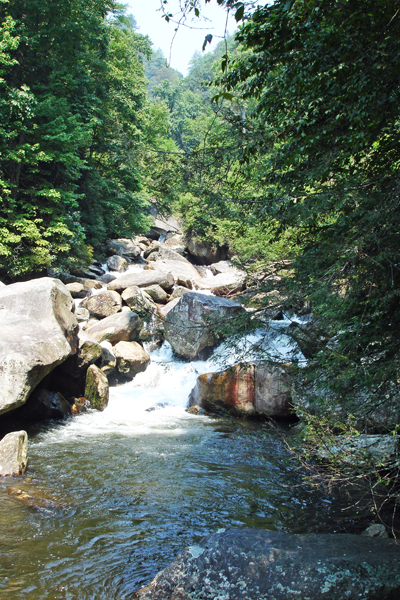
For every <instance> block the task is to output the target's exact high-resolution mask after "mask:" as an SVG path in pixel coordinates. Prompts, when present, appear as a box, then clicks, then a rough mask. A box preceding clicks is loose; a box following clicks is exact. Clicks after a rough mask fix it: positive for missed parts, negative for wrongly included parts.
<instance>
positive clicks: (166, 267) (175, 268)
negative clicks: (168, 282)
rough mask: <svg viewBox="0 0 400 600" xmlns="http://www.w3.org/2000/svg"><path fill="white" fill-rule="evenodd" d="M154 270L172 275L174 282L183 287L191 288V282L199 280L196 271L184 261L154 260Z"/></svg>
mask: <svg viewBox="0 0 400 600" xmlns="http://www.w3.org/2000/svg"><path fill="white" fill-rule="evenodd" d="M153 266H154V267H155V268H156V269H159V270H160V271H162V272H164V273H172V275H173V276H174V278H175V280H176V282H177V283H178V284H179V285H184V286H185V287H191V286H192V281H196V280H198V279H200V277H201V276H200V274H199V272H198V270H197V269H196V268H195V267H194V266H193V265H192V264H191V263H190V262H189V261H188V260H186V259H183V260H180V261H178V260H170V259H163V260H156V261H155V262H154V263H153Z"/></svg>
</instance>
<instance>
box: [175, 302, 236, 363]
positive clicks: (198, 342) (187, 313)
mask: <svg viewBox="0 0 400 600" xmlns="http://www.w3.org/2000/svg"><path fill="white" fill-rule="evenodd" d="M173 302H174V301H173ZM167 306H168V305H167ZM241 313H244V309H243V307H242V306H241V305H240V304H238V303H237V302H234V301H233V300H227V299H225V298H217V297H215V296H206V295H204V294H199V293H196V292H190V293H188V294H185V295H184V296H182V298H180V299H179V300H178V302H177V304H176V306H174V307H173V308H172V310H170V311H169V312H168V314H167V316H166V317H165V325H164V326H165V335H166V338H167V340H168V341H169V343H170V344H171V346H172V348H173V350H174V352H175V353H176V354H178V355H179V356H182V357H184V358H189V359H193V358H196V357H197V356H199V354H200V353H201V352H202V351H203V350H205V349H211V348H212V347H213V346H215V344H216V343H217V342H218V341H220V340H222V339H223V337H224V333H223V327H222V326H223V325H224V322H226V321H227V320H229V319H234V318H236V317H238V316H239V315H240V314H241ZM221 325H222V326H221Z"/></svg>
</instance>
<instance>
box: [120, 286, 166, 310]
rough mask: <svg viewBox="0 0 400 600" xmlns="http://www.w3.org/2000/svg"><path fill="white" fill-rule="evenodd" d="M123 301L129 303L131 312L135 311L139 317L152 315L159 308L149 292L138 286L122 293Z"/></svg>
mask: <svg viewBox="0 0 400 600" xmlns="http://www.w3.org/2000/svg"><path fill="white" fill-rule="evenodd" d="M161 289H162V288H161ZM122 300H123V301H124V302H126V303H127V305H128V306H129V308H130V309H131V310H134V311H135V312H137V313H138V314H139V315H149V314H152V313H153V312H154V311H155V310H156V308H157V306H156V305H155V303H154V302H153V300H152V298H151V297H150V296H149V295H148V294H147V292H145V291H144V290H143V289H142V288H140V287H138V286H137V285H134V286H132V287H129V288H126V290H124V291H123V292H122Z"/></svg>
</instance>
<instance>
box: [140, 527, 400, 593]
mask: <svg viewBox="0 0 400 600" xmlns="http://www.w3.org/2000/svg"><path fill="white" fill-rule="evenodd" d="M134 598H136V599H138V600H172V599H173V600H200V599H201V600H216V599H217V598H218V599H220V600H345V599H346V600H356V599H357V600H361V599H362V600H395V599H397V598H400V546H398V545H397V544H396V542H395V541H394V540H385V539H379V538H368V537H362V536H356V535H348V534H304V535H299V534H297V535H290V534H287V533H281V532H276V531H266V530H264V529H250V528H242V529H231V530H229V531H225V532H223V533H215V534H213V535H211V536H209V537H208V538H206V539H204V540H203V541H202V542H200V544H199V545H198V546H192V547H190V548H189V549H188V550H185V552H183V553H182V554H181V555H180V556H179V557H178V558H177V559H176V560H175V561H174V562H173V563H172V564H171V565H170V566H168V567H167V568H166V569H165V570H164V571H162V572H161V573H159V574H158V575H157V577H156V578H155V579H154V581H153V582H152V583H151V584H150V585H149V586H148V587H147V588H145V589H143V590H140V591H139V592H137V593H136V594H135V595H134Z"/></svg>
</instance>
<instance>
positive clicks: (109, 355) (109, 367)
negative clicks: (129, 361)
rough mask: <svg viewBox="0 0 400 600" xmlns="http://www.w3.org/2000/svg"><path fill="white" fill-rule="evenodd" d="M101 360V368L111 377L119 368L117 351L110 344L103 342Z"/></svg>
mask: <svg viewBox="0 0 400 600" xmlns="http://www.w3.org/2000/svg"><path fill="white" fill-rule="evenodd" d="M101 350H102V352H101V359H100V364H99V367H100V369H101V370H102V371H103V373H105V375H110V373H113V372H114V371H115V369H116V368H117V359H116V357H115V351H114V348H113V346H112V345H111V344H110V342H101Z"/></svg>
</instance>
